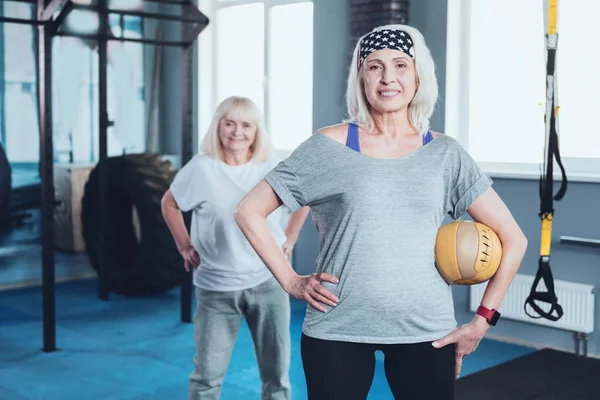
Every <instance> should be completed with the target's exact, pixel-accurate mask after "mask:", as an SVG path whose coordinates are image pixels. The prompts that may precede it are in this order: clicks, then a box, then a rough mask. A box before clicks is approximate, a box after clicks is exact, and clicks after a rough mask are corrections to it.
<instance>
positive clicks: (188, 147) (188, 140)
mask: <svg viewBox="0 0 600 400" xmlns="http://www.w3.org/2000/svg"><path fill="white" fill-rule="evenodd" d="M187 29H189V27H187V26H185V25H184V26H183V27H182V29H181V35H182V37H185V35H186V30H187ZM192 54H193V45H191V44H190V45H189V46H186V47H184V48H183V71H182V72H183V73H182V85H181V95H182V101H181V110H182V112H183V115H182V117H183V119H182V122H181V133H182V139H181V166H182V167H183V166H184V165H185V164H186V163H188V162H189V161H190V160H191V158H192V130H193V127H192V122H193V121H192V113H193V101H192V91H191V87H192V69H193V59H192ZM181 322H187V323H189V322H192V273H191V272H187V273H184V275H183V279H182V282H181Z"/></svg>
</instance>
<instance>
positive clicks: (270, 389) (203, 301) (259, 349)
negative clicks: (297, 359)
mask: <svg viewBox="0 0 600 400" xmlns="http://www.w3.org/2000/svg"><path fill="white" fill-rule="evenodd" d="M243 317H245V318H246V322H247V323H248V327H249V328H250V333H251V334H252V339H253V341H254V351H255V353H256V358H257V361H258V367H259V370H260V378H261V381H262V400H289V399H290V398H291V388H290V381H289V376H288V370H289V366H290V353H291V349H290V300H289V296H288V294H287V293H286V292H285V291H284V290H283V289H282V288H281V286H280V285H279V283H277V281H276V280H275V278H269V280H267V281H266V282H264V283H261V284H260V285H258V286H255V287H253V288H250V289H245V290H237V291H232V292H215V291H209V290H204V289H200V288H196V313H195V316H194V338H195V341H196V356H195V357H194V364H195V368H194V371H193V372H192V374H191V376H190V395H189V400H218V399H219V397H220V395H221V388H222V386H223V378H224V377H225V373H226V371H227V367H228V365H229V360H230V357H231V352H232V350H233V346H234V343H235V340H236V338H237V335H238V331H239V329H240V325H241V323H242V318H243Z"/></svg>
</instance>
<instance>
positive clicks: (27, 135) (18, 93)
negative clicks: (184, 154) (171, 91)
mask: <svg viewBox="0 0 600 400" xmlns="http://www.w3.org/2000/svg"><path fill="white" fill-rule="evenodd" d="M77 2H78V3H84V4H87V3H89V1H86V0H79V1H77ZM2 4H3V9H2V11H3V15H5V16H9V17H16V18H23V19H31V18H33V15H34V14H35V8H34V7H32V6H31V5H30V4H22V3H12V2H2ZM140 6H141V2H140V1H139V0H114V1H112V2H111V7H113V8H116V9H119V8H121V9H122V8H137V7H140ZM97 19H98V18H97V16H96V14H95V13H94V12H90V11H79V10H75V11H73V12H72V14H70V15H69V17H67V19H66V20H65V23H64V25H65V26H66V27H68V28H69V29H71V30H73V31H78V32H84V33H90V29H89V28H93V27H94V26H97ZM110 19H111V21H110V25H111V29H112V31H113V33H114V34H115V35H117V36H119V35H120V29H121V28H120V23H119V19H118V17H117V16H114V15H113V16H111V17H110ZM123 27H124V29H125V37H141V34H142V29H141V28H142V27H141V23H140V20H139V18H125V19H124V24H123ZM0 32H1V33H0V42H1V44H2V46H3V47H4V52H3V54H4V60H3V61H4V62H3V63H0V64H1V67H0V68H1V69H2V74H1V76H0V79H3V83H4V85H3V86H4V90H0V98H1V99H2V102H1V103H0V106H1V107H2V110H1V112H0V121H1V122H0V140H2V141H3V143H4V144H5V146H6V152H7V156H8V158H9V161H10V162H11V163H37V162H38V161H39V151H40V148H39V123H38V111H37V88H36V85H37V72H36V67H35V63H36V62H35V57H36V53H37V49H36V48H35V42H34V35H35V33H36V31H35V28H34V27H32V26H29V25H19V24H12V23H4V24H1V25H0ZM94 47H95V44H94V43H93V41H86V40H80V39H77V38H74V37H66V36H59V37H58V36H57V37H55V38H54V39H53V41H52V51H53V57H52V61H53V65H52V66H53V68H52V79H53V85H52V96H53V102H52V106H53V109H52V111H53V115H52V117H53V128H54V129H53V138H54V150H55V158H57V159H58V160H62V161H66V160H68V159H69V153H70V152H72V153H73V158H74V161H96V160H98V158H99V157H98V136H99V134H98V131H99V126H98V53H97V51H96V50H95V49H94ZM108 58H109V66H108V112H109V118H110V119H111V120H112V121H114V126H112V127H110V128H109V130H108V154H109V155H116V154H121V153H123V151H126V152H139V151H143V150H144V148H145V146H144V141H145V134H144V126H145V118H144V98H143V88H144V79H143V46H142V45H141V44H138V43H127V42H126V43H120V42H109V57H108ZM1 87H2V85H0V88H1Z"/></svg>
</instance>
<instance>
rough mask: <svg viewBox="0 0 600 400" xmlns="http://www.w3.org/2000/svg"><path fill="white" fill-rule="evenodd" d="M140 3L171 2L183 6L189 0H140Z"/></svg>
mask: <svg viewBox="0 0 600 400" xmlns="http://www.w3.org/2000/svg"><path fill="white" fill-rule="evenodd" d="M142 3H159V4H173V5H174V6H177V5H179V6H183V5H185V4H190V2H189V1H185V0H183V1H169V0H142Z"/></svg>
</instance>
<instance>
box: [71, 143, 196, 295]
mask: <svg viewBox="0 0 600 400" xmlns="http://www.w3.org/2000/svg"><path fill="white" fill-rule="evenodd" d="M107 163H108V181H109V184H108V198H109V212H108V213H109V216H108V219H107V221H106V229H107V235H106V236H105V237H106V242H105V243H104V245H103V246H102V247H100V246H99V238H100V212H99V210H100V207H99V204H100V186H99V177H98V165H97V166H96V168H94V169H93V170H92V172H91V173H90V176H89V178H88V181H87V183H86V185H85V191H84V195H83V200H82V210H81V219H82V223H83V236H84V239H85V244H86V248H87V253H88V254H89V257H90V259H91V263H92V267H93V268H94V269H95V270H96V271H98V270H99V265H100V257H101V255H103V256H104V258H105V262H106V282H107V285H108V288H109V290H110V291H111V292H114V293H117V294H121V295H125V296H150V295H155V294H159V293H163V292H165V291H168V290H170V289H173V288H174V287H176V286H177V285H179V284H181V281H182V277H183V275H184V272H185V270H184V268H183V259H182V257H181V255H180V254H179V252H178V250H177V247H176V245H175V241H174V240H173V237H172V236H171V232H170V231H169V229H168V227H167V225H166V223H165V221H164V219H163V217H162V212H161V198H162V196H163V195H164V193H165V192H166V191H167V190H168V189H169V185H170V184H171V182H172V180H173V178H174V177H175V173H176V172H175V171H174V170H173V169H172V168H171V163H170V162H169V161H165V160H164V159H162V158H161V156H159V155H155V154H128V155H123V156H118V157H109V158H108V159H107ZM133 207H135V209H136V210H137V214H138V217H139V228H140V233H141V238H140V239H141V240H140V242H139V243H138V239H137V237H136V233H135V228H134V223H133Z"/></svg>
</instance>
